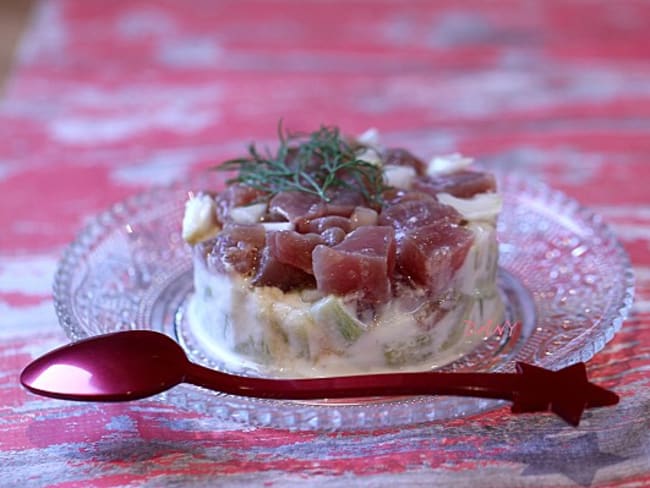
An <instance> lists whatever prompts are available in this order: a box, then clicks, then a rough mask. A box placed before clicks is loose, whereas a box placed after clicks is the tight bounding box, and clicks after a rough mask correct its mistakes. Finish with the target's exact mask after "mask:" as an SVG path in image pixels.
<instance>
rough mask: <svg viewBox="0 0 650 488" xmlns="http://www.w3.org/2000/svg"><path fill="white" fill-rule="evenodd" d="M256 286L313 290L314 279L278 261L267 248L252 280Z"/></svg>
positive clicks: (285, 289)
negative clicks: (307, 288)
mask: <svg viewBox="0 0 650 488" xmlns="http://www.w3.org/2000/svg"><path fill="white" fill-rule="evenodd" d="M251 284H253V285H254V286H275V287H277V288H280V289H281V290H282V291H285V292H286V291H290V290H294V289H296V288H298V289H301V288H305V287H310V288H313V287H314V286H315V282H314V277H313V276H312V275H310V274H309V273H306V272H304V271H303V270H301V269H299V268H296V267H295V266H291V265H290V264H286V263H283V262H281V261H280V260H278V259H277V258H276V257H275V256H273V255H272V254H271V249H270V248H269V247H265V248H264V250H263V251H262V256H261V258H260V262H259V265H258V268H257V273H256V274H255V276H254V277H253V279H252V280H251Z"/></svg>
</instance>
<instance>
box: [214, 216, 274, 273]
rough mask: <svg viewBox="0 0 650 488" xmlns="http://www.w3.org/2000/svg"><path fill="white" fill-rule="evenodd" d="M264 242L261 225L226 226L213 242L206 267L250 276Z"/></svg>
mask: <svg viewBox="0 0 650 488" xmlns="http://www.w3.org/2000/svg"><path fill="white" fill-rule="evenodd" d="M265 240H266V237H265V230H264V227H263V226H262V225H237V224H228V225H226V227H224V228H223V230H222V231H221V232H219V234H217V237H216V238H215V240H214V245H213V246H212V250H211V252H210V254H209V256H208V265H209V266H210V267H214V268H215V269H216V270H218V271H221V272H224V271H229V270H230V269H234V270H235V271H237V272H238V273H241V274H244V275H249V274H252V273H253V272H254V271H255V268H256V266H257V263H258V260H259V255H260V252H261V250H262V248H264V244H265Z"/></svg>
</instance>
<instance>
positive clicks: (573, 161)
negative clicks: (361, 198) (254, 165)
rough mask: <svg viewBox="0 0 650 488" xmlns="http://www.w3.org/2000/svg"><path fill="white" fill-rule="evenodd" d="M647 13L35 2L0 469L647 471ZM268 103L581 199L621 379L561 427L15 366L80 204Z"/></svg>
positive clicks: (6, 267)
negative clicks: (130, 392)
mask: <svg viewBox="0 0 650 488" xmlns="http://www.w3.org/2000/svg"><path fill="white" fill-rule="evenodd" d="M649 18H650V3H649V2H645V1H619V2H611V1H607V0H603V1H591V2H589V1H582V2H564V1H548V2H541V1H540V2H533V1H525V2H516V1H509V0H498V1H493V2H483V1H482V0H471V1H468V2H462V3H459V2H451V1H439V2H425V1H417V2H410V3H408V4H406V2H397V1H395V2H390V1H385V0H384V1H377V2H368V1H332V2H325V1H307V2H302V1H297V0H296V1H292V0H273V1H244V2H236V1H219V2H208V1H198V0H194V1H188V2H173V1H171V0H169V1H163V0H159V1H153V0H151V1H125V0H113V1H111V2H103V1H100V0H92V1H81V0H78V1H73V0H62V1H44V2H42V3H40V4H39V6H38V8H37V10H36V12H35V13H34V16H33V19H32V22H31V25H30V28H29V30H28V33H27V34H26V36H25V37H24V39H23V41H22V45H21V49H20V56H19V60H18V63H17V65H16V68H15V70H14V72H13V75H12V76H11V78H10V79H9V80H8V84H7V94H6V97H5V99H4V100H3V101H2V105H0V195H1V196H0V198H1V199H2V205H1V206H0V227H1V228H2V232H1V233H0V313H1V315H2V319H1V320H0V339H1V342H0V486H3V487H9V486H29V487H32V486H34V487H39V486H56V487H66V488H72V487H77V486H78V487H82V486H83V487H87V486H169V485H174V486H208V485H213V484H214V483H215V481H216V480H218V481H219V483H220V485H221V486H249V485H251V484H252V485H264V486H276V485H277V486H285V485H289V486H291V485H294V484H304V483H306V482H309V483H310V485H311V484H314V483H318V484H323V485H327V486H347V485H354V486H388V485H392V484H400V486H401V485H415V486H435V485H440V486H451V485H452V483H453V486H457V487H463V486H495V487H528V486H549V487H550V486H594V487H596V486H598V487H605V486H617V487H640V486H648V485H650V429H649V427H650V415H649V414H650V379H649V377H648V372H649V371H650V301H649V300H650V252H649V251H650V198H649V192H648V183H647V180H648V178H650V137H649V130H650V62H649V60H650V30H648V25H647V21H648V19H649ZM281 118H282V119H283V120H284V122H285V125H286V126H288V127H292V128H296V129H311V128H314V127H316V126H317V125H318V124H320V123H322V122H326V123H330V124H337V125H339V126H340V127H342V129H343V130H345V131H346V132H350V133H358V132H360V131H362V130H364V129H365V128H367V127H371V126H374V127H377V128H378V129H379V130H380V131H381V133H382V134H384V136H385V137H386V140H388V141H390V142H394V143H398V144H400V145H402V146H405V147H410V148H413V150H414V151H415V152H418V153H420V154H425V155H426V154H432V153H447V152H453V151H457V150H458V151H462V152H463V153H465V154H471V155H475V156H476V157H477V158H478V159H479V160H481V161H487V162H489V163H491V164H494V165H496V166H499V167H502V168H504V169H506V170H512V171H517V172H520V173H522V174H525V175H529V176H530V177H531V178H538V179H541V180H544V181H546V182H548V183H549V184H551V185H552V186H554V187H556V188H558V189H560V190H562V191H564V192H566V193H567V194H568V195H570V196H572V197H575V198H576V199H578V200H579V201H580V202H582V203H583V204H585V205H588V206H590V207H592V208H593V209H595V210H596V211H597V212H599V213H600V214H601V215H602V216H603V217H604V219H605V221H607V222H608V223H609V224H610V225H611V226H612V228H613V229H614V231H615V232H616V233H617V235H618V236H619V238H620V240H621V242H622V243H623V244H624V246H625V248H626V249H627V251H628V252H629V254H630V257H631V260H632V262H633V265H634V270H635V273H636V281H637V284H636V288H637V291H636V297H635V305H634V308H633V312H632V315H631V317H630V318H629V319H628V320H627V321H626V322H625V324H624V326H623V328H622V330H621V331H620V332H619V333H618V334H617V335H616V337H615V338H614V340H613V341H612V342H610V343H609V344H608V345H607V346H606V348H605V349H604V350H603V351H602V352H600V353H599V354H597V356H596V357H595V358H594V359H593V360H591V361H590V362H589V364H588V369H589V372H590V375H591V376H592V377H593V378H594V379H595V380H596V381H597V382H600V383H602V384H605V385H607V386H608V387H611V388H613V389H614V390H616V391H617V392H618V393H620V395H621V397H622V400H621V403H620V404H619V405H618V406H616V407H613V408H608V409H599V410H595V411H590V412H589V413H588V414H587V415H586V416H585V420H584V422H583V423H582V424H581V426H580V427H578V428H572V427H569V426H566V425H565V424H564V423H563V422H562V421H561V420H559V419H558V418H555V417H554V416H552V415H546V414H544V415H537V416H533V417H530V416H526V417H514V416H511V415H509V414H508V410H507V408H501V409H499V410H496V411H493V412H490V413H486V414H482V415H479V416H474V417H471V418H466V419H461V420H455V421H449V422H440V423H433V424H425V425H417V426H410V427H407V428H400V429H385V430H381V431H376V432H366V433H364V432H360V433H359V432H357V433H351V432H333V433H328V432H287V431H284V430H279V429H268V428H255V427H253V426H248V425H242V424H238V423H236V422H233V421H228V420H219V419H215V418H210V417H208V416H205V415H201V414H199V413H189V412H187V411H183V410H180V409H177V408H175V407H173V406H171V405H167V404H164V403H161V402H159V401H156V400H155V399H154V400H143V401H138V402H133V403H123V404H109V405H105V404H77V403H73V402H64V401H55V400H49V399H43V398H39V397H36V396H33V395H30V394H28V393H26V392H25V391H24V390H23V389H21V388H20V387H19V386H18V374H19V372H20V370H21V368H22V367H23V366H25V364H26V363H27V362H28V361H29V360H30V359H32V358H33V357H36V356H38V355H40V354H41V353H43V352H45V351H47V350H49V349H51V348H53V347H55V346H57V345H60V344H63V343H65V342H66V341H67V338H66V336H65V335H64V333H63V332H62V330H61V328H60V327H59V325H58V323H57V318H56V315H55V312H54V308H53V305H52V297H51V284H52V279H53V274H54V271H55V269H56V264H57V260H58V259H59V258H60V256H61V255H62V252H63V250H64V248H65V246H66V245H67V244H68V243H69V242H70V241H71V240H72V239H73V238H74V236H75V234H76V233H77V232H78V231H79V230H80V229H81V227H82V226H83V224H84V223H86V222H88V220H89V219H90V218H92V216H93V215H95V214H96V213H98V212H100V211H102V210H104V209H105V208H106V207H108V206H109V205H111V204H112V203H114V202H117V201H119V200H121V199H123V198H125V197H127V196H128V195H133V194H136V193H138V192H141V191H143V190H144V189H146V188H150V187H151V186H153V185H160V184H167V183H169V182H172V181H176V180H179V179H182V178H184V177H186V176H187V175H188V174H189V173H191V172H194V171H197V170H200V169H201V168H205V167H207V166H209V165H211V164H213V163H215V162H218V161H220V160H222V159H223V158H224V157H227V156H232V155H235V154H237V152H238V151H240V150H241V149H242V148H243V147H244V146H245V144H247V143H248V142H249V141H250V140H252V139H256V140H258V141H270V140H272V139H273V137H274V134H275V130H276V124H277V121H278V120H279V119H281ZM524 435H525V436H528V437H527V438H524V439H522V438H521V437H522V436H524ZM513 446H516V447H517V448H516V449H514V448H513Z"/></svg>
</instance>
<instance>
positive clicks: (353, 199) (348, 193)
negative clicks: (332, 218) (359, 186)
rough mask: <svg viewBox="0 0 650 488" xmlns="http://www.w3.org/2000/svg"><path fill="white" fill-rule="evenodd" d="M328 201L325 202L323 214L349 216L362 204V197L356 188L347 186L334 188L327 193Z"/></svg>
mask: <svg viewBox="0 0 650 488" xmlns="http://www.w3.org/2000/svg"><path fill="white" fill-rule="evenodd" d="M329 197H330V201H329V202H327V203H326V204H325V213H323V215H340V216H341V217H349V216H350V215H352V212H354V209H355V208H356V207H358V206H359V205H363V204H364V198H363V195H362V194H361V193H359V192H358V191H356V190H349V189H347V188H335V189H334V191H332V192H330V193H329Z"/></svg>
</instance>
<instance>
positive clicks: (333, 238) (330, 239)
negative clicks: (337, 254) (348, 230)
mask: <svg viewBox="0 0 650 488" xmlns="http://www.w3.org/2000/svg"><path fill="white" fill-rule="evenodd" d="M321 237H322V238H323V239H325V244H327V245H328V246H336V245H337V244H338V243H340V242H343V239H345V231H344V230H343V229H341V228H340V227H330V228H329V229H325V230H324V231H323V233H322V234H321Z"/></svg>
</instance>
